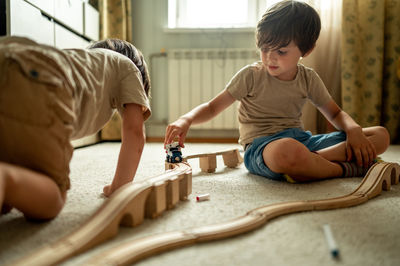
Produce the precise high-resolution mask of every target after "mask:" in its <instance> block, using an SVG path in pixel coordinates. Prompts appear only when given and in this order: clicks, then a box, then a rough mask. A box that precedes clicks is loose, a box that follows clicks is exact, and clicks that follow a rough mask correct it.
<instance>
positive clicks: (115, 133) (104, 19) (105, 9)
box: [95, 0, 132, 140]
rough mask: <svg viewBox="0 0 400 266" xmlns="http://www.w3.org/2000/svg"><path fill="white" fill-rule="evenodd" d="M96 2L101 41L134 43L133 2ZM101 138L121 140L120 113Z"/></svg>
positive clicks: (117, 0) (108, 0)
mask: <svg viewBox="0 0 400 266" xmlns="http://www.w3.org/2000/svg"><path fill="white" fill-rule="evenodd" d="M95 2H97V5H98V8H99V11H100V39H106V38H117V39H122V40H126V41H129V42H132V12H131V10H132V9H131V0H97V1H95ZM95 4H96V3H95ZM100 136H101V139H102V140H120V139H121V117H120V116H119V114H118V113H115V114H114V115H113V117H112V118H111V120H110V121H109V122H108V123H107V124H106V125H105V127H104V128H103V129H102V130H101V132H100Z"/></svg>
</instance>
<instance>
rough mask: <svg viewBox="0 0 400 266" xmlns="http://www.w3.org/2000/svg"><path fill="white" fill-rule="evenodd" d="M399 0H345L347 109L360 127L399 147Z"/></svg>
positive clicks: (344, 87) (344, 101) (344, 86)
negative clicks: (385, 135)
mask: <svg viewBox="0 0 400 266" xmlns="http://www.w3.org/2000/svg"><path fill="white" fill-rule="evenodd" d="M398 14H400V1H396V0H382V1H377V0H343V13H342V15H343V22H342V59H341V60H342V105H343V109H344V110H345V111H346V112H348V113H349V114H350V115H351V116H352V117H353V118H354V119H355V120H356V121H357V122H358V123H359V124H360V125H361V126H363V127H368V126H375V125H382V126H385V127H386V128H387V129H388V130H389V133H390V135H391V141H392V143H400V132H399V131H400V105H399V104H400V80H399V77H397V75H396V72H397V67H398V66H397V64H396V62H397V61H398V60H399V58H400V16H399V15H398Z"/></svg>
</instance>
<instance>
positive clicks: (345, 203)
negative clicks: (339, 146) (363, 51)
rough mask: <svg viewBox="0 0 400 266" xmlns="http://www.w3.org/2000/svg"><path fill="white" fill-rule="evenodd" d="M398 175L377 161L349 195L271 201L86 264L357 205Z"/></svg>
mask: <svg viewBox="0 0 400 266" xmlns="http://www.w3.org/2000/svg"><path fill="white" fill-rule="evenodd" d="M399 176H400V166H399V165H398V164H396V163H377V164H375V165H373V166H372V167H371V168H370V170H369V171H368V173H367V174H366V175H365V177H364V178H363V180H362V182H361V184H360V185H359V186H358V187H357V189H356V190H354V191H353V192H352V193H350V194H349V195H345V196H342V197H336V198H331V199H323V200H307V201H294V202H283V203H275V204H270V205H266V206H263V207H260V208H256V209H253V210H251V211H249V212H248V213H247V214H246V215H244V216H241V217H238V218H235V219H233V220H231V221H228V222H224V223H219V224H214V225H207V226H202V227H198V228H192V229H187V230H182V231H175V232H167V233H161V234H157V235H152V236H148V237H143V238H139V239H133V240H132V241H128V242H125V243H124V244H121V245H119V246H116V247H114V248H112V249H109V250H107V251H106V252H105V253H102V254H101V255H99V256H94V257H92V258H91V259H90V260H89V261H87V262H86V263H85V265H100V264H101V265H129V264H131V263H134V262H137V261H139V260H141V259H143V258H146V257H148V256H151V255H155V254H158V253H160V252H163V251H166V250H171V249H174V248H178V247H183V246H187V245H191V244H195V243H197V242H205V241H211V240H218V239H222V238H226V237H231V236H235V235H238V234H241V233H244V232H248V231H251V230H253V229H256V228H258V227H260V226H261V225H263V224H264V223H266V222H267V221H269V220H271V219H272V218H275V217H278V216H281V215H285V214H290V213H296V212H302V211H312V210H329V209H337V208H346V207H350V206H356V205H359V204H362V203H364V202H366V201H367V200H368V199H371V198H373V197H375V196H377V195H379V194H380V193H381V191H382V189H384V190H389V189H390V185H391V184H397V183H399Z"/></svg>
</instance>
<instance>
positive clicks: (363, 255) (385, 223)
mask: <svg viewBox="0 0 400 266" xmlns="http://www.w3.org/2000/svg"><path fill="white" fill-rule="evenodd" d="M119 146H120V144H119V143H101V144H97V145H93V146H89V147H85V148H80V149H77V150H76V151H75V153H74V157H73V160H72V163H71V180H72V189H71V190H70V192H69V194H68V201H67V204H66V205H65V208H64V209H63V211H62V212H61V214H60V215H59V216H58V217H57V218H56V219H54V220H52V221H50V222H46V223H41V224H35V223H30V222H27V221H26V220H25V219H24V218H23V217H22V216H21V214H20V213H19V212H17V211H15V210H13V211H12V212H11V213H10V214H8V215H5V216H2V217H0V264H1V265H5V264H8V263H11V262H12V261H13V260H15V259H17V258H19V257H21V256H23V255H25V254H27V253H30V252H32V251H33V250H35V249H37V248H38V247H40V246H43V245H46V244H49V243H52V242H55V241H56V240H57V239H59V238H61V237H62V236H64V235H66V234H68V233H70V232H72V231H74V230H75V229H77V228H79V226H80V225H81V224H82V223H84V222H85V221H86V220H87V219H88V218H89V217H90V216H91V215H92V214H93V213H94V212H95V210H96V209H97V208H98V207H99V206H100V205H101V204H102V203H103V202H104V198H103V197H102V196H101V192H102V188H103V186H104V185H106V184H108V183H109V182H110V181H111V180H112V177H113V174H114V170H115V165H116V162H117V156H118V152H119ZM231 148H239V149H240V146H238V145H234V144H191V143H187V145H186V148H185V149H183V153H184V155H190V154H195V153H199V152H216V151H222V150H227V149H231ZM164 156H165V153H164V150H163V147H162V144H161V143H148V144H146V146H145V149H144V152H143V157H142V160H141V163H140V166H139V170H138V173H137V175H136V178H135V180H141V179H143V178H147V177H150V176H154V175H157V174H160V173H162V172H163V171H164V162H163V161H164ZM382 157H383V159H385V160H387V161H392V162H397V163H400V146H391V147H390V149H389V150H388V151H387V152H386V153H385V154H383V156H382ZM189 163H190V164H191V166H192V168H193V192H192V195H190V197H189V199H188V200H187V201H184V202H180V203H178V204H177V205H176V206H175V208H174V209H172V210H169V211H166V212H165V213H163V214H162V215H161V216H160V217H158V218H156V219H153V220H148V219H146V220H145V221H144V223H143V224H141V225H140V226H138V227H135V228H121V229H120V231H119V234H118V236H117V237H115V238H114V239H112V240H110V241H108V242H106V243H104V244H102V245H100V246H98V247H96V248H94V249H92V250H90V251H88V252H86V253H84V254H82V255H79V256H76V257H74V258H72V259H70V260H68V261H67V262H65V263H63V264H62V265H85V261H87V260H88V259H89V258H90V257H91V256H94V255H98V254H101V252H102V251H104V250H107V249H109V248H110V247H113V246H115V245H117V244H119V243H123V242H127V241H130V240H131V239H135V238H139V237H142V236H147V235H153V234H156V233H160V232H168V231H174V230H183V229H185V228H193V227H196V226H203V225H207V224H214V223H218V222H224V221H228V220H230V219H232V218H235V217H239V216H242V215H244V214H246V212H247V211H249V210H251V209H254V208H256V207H260V206H263V205H266V204H270V203H275V202H283V201H293V200H311V199H324V198H331V197H336V196H342V195H346V194H348V193H350V192H351V191H353V190H354V189H355V188H356V187H357V186H358V184H359V183H360V181H361V179H360V178H346V179H332V180H325V181H320V182H314V183H307V184H288V183H283V182H276V181H271V180H268V179H265V178H263V177H259V176H255V175H252V174H249V173H248V172H247V170H246V169H245V168H244V166H243V165H241V166H240V167H238V168H236V169H229V168H225V166H224V164H223V162H222V158H218V159H217V163H218V164H217V166H218V167H217V170H216V173H213V174H205V173H201V172H200V169H199V163H198V160H197V159H194V160H190V161H189ZM202 193H209V194H210V200H209V201H202V202H196V200H195V196H196V195H198V194H202ZM399 206H400V184H398V185H396V186H392V189H391V190H390V191H387V192H382V194H381V195H380V196H378V197H377V198H374V199H372V200H370V201H368V202H367V203H364V204H362V205H359V206H356V207H351V208H345V209H337V210H330V211H314V212H302V213H297V214H291V215H287V216H281V217H278V218H275V219H273V220H271V221H269V222H268V223H266V224H265V225H263V226H261V227H260V228H259V229H257V230H254V231H252V232H250V233H246V234H243V235H240V236H237V237H233V238H230V239H226V240H220V241H214V242H207V243H202V244H198V245H193V246H189V247H184V248H180V249H177V250H173V251H170V252H164V253H161V254H159V255H155V256H152V257H150V258H147V259H144V260H142V261H140V262H138V263H137V265H143V266H144V265H146V266H150V265H151V266H153V265H193V266H194V265H307V266H320V265H335V266H337V265H371V266H376V265H400V251H399V250H400V226H399V224H400V208H399ZM324 224H330V226H331V228H332V231H333V234H334V237H335V239H336V242H337V244H338V247H339V249H340V252H341V256H340V258H339V259H333V258H332V257H331V256H330V253H329V250H328V246H327V243H326V240H325V236H324V233H323V230H322V226H323V225H324Z"/></svg>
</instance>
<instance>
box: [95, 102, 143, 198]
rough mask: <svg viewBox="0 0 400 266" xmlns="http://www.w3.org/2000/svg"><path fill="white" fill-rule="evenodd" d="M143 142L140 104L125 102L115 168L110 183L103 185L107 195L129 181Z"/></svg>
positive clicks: (134, 172)
mask: <svg viewBox="0 0 400 266" xmlns="http://www.w3.org/2000/svg"><path fill="white" fill-rule="evenodd" d="M144 143H145V132H144V120H143V112H142V106H140V105H138V104H126V105H125V109H124V111H123V113H122V142H121V148H120V152H119V156H118V164H117V169H116V171H115V175H114V179H113V181H112V183H111V185H107V186H105V187H104V189H103V192H104V195H106V196H107V197H108V196H109V195H111V194H112V193H113V192H114V191H115V190H117V189H118V188H119V187H121V186H122V185H125V184H126V183H128V182H131V181H132V180H133V178H134V176H135V174H136V170H137V168H138V165H139V161H140V157H141V155H142V151H143V147H144Z"/></svg>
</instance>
